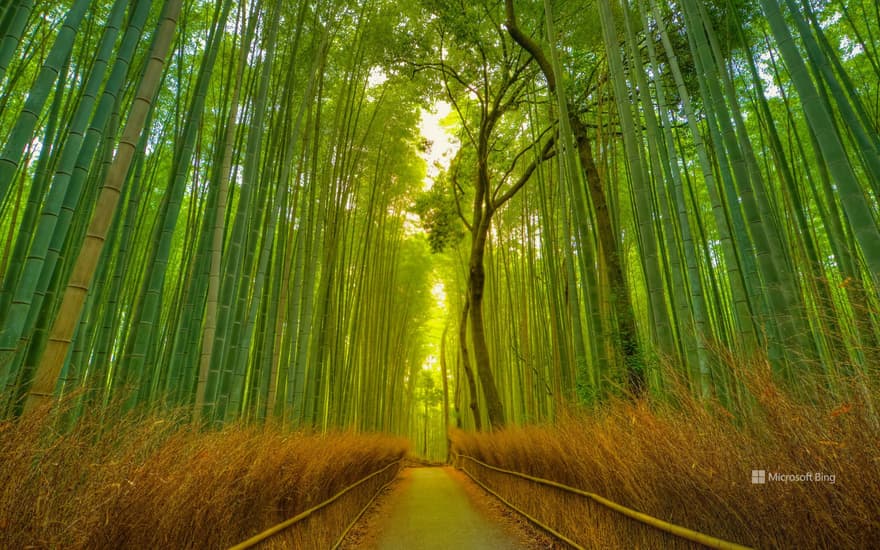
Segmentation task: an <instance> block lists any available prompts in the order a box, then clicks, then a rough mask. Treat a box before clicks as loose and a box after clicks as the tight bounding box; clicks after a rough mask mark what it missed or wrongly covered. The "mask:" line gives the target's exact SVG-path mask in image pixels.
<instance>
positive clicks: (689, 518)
mask: <svg viewBox="0 0 880 550" xmlns="http://www.w3.org/2000/svg"><path fill="white" fill-rule="evenodd" d="M767 370H768V369H767V368H766V364H765V363H763V362H762V361H760V360H756V361H755V362H754V363H753V364H751V365H748V366H747V368H743V369H742V370H741V371H740V372H741V373H750V374H748V375H745V374H741V376H740V378H741V380H742V385H743V387H744V392H743V393H744V397H743V399H742V400H741V402H740V405H739V406H738V407H736V408H731V407H727V408H725V407H722V406H721V405H720V404H719V403H718V402H716V401H712V400H699V399H696V398H693V397H691V396H690V394H689V393H688V392H687V391H685V390H683V389H678V390H674V391H673V399H665V400H664V401H662V402H661V401H650V400H648V401H643V402H638V403H633V402H628V401H624V400H620V401H617V402H614V403H612V404H610V405H608V406H607V407H603V408H602V409H600V410H597V411H592V412H588V411H568V412H566V413H565V414H563V415H562V417H561V418H559V419H558V421H557V422H556V423H555V424H554V425H553V426H532V427H523V428H511V429H508V430H505V431H501V432H496V433H482V434H473V433H464V432H455V433H453V434H452V441H453V445H454V449H455V450H456V451H457V452H459V453H462V454H468V455H471V456H473V457H475V458H478V459H480V460H482V461H484V462H487V463H489V464H492V465H495V466H498V467H501V468H505V469H509V470H514V471H518V472H522V473H525V474H529V475H532V476H536V477H542V478H547V479H551V480H554V481H557V482H560V483H563V484H566V485H569V486H573V487H576V488H580V489H582V490H585V491H589V492H593V493H596V494H598V495H600V496H604V497H606V498H609V499H611V500H613V501H616V502H618V503H620V504H623V505H625V506H628V507H631V508H634V509H636V510H638V511H641V512H644V513H647V514H649V515H652V516H655V517H657V518H660V519H663V520H666V521H669V522H672V523H676V524H679V525H682V526H685V527H688V528H690V529H694V530H697V531H700V532H703V533H706V534H709V535H713V536H716V537H720V538H723V539H726V540H729V541H733V542H738V543H740V544H746V545H750V546H755V547H760V548H768V547H782V548H871V547H875V546H874V545H876V544H877V541H880V429H878V425H877V419H876V417H875V416H874V415H873V413H872V408H871V406H870V404H871V401H872V400H873V402H875V403H876V402H878V399H877V397H878V395H880V393H878V391H877V386H876V380H875V381H874V384H873V386H871V384H870V383H869V382H867V381H866V380H859V381H858V384H853V386H854V387H853V388H852V389H851V390H850V391H847V389H846V388H845V386H846V385H847V384H848V383H849V382H850V381H848V380H844V379H842V378H837V379H836V380H835V381H834V382H835V384H834V385H835V387H837V388H838V390H841V388H843V390H842V391H839V392H837V393H836V394H837V395H848V396H849V397H847V398H845V399H842V398H840V397H833V396H832V395H831V393H830V392H827V393H825V394H824V396H823V394H820V393H817V392H811V394H810V397H809V398H800V397H797V396H795V395H793V394H792V393H791V392H788V391H784V390H782V389H781V388H780V387H779V386H777V385H776V384H774V383H773V382H772V381H771V377H770V376H769V375H768V374H766V373H767ZM761 373H763V374H761ZM826 384H827V381H826ZM817 394H818V395H819V397H817ZM465 462H467V461H462V464H464V465H465V466H466V467H467V468H468V470H470V471H472V472H474V474H476V475H477V477H478V478H480V479H482V480H483V481H484V482H485V483H487V484H488V485H489V486H490V487H492V488H493V489H494V490H496V491H497V492H499V493H500V494H502V495H503V496H505V497H506V498H508V499H510V500H512V501H513V502H514V503H516V504H517V505H520V506H522V507H524V508H525V509H526V510H527V511H528V512H530V513H533V514H535V515H537V516H538V517H539V519H541V518H543V519H544V520H545V521H547V522H549V523H550V524H551V526H555V527H557V528H558V529H559V530H560V531H561V532H562V533H563V534H567V535H570V536H571V537H572V538H573V539H574V540H576V541H578V542H579V543H580V544H583V545H584V546H586V547H608V548H611V547H620V548H629V547H636V546H638V547H670V546H673V545H678V546H682V545H681V544H678V543H677V542H676V541H675V540H673V539H672V538H670V537H668V536H665V535H662V534H661V533H659V532H657V531H655V530H653V529H651V528H647V527H643V526H641V525H640V524H637V523H635V522H633V520H629V519H627V518H624V517H621V516H619V515H617V514H616V513H613V512H610V511H608V510H605V509H601V507H597V506H596V505H594V504H589V503H586V502H584V500H585V499H583V498H582V497H573V496H571V495H568V494H565V493H563V492H561V491H558V490H556V489H552V488H547V487H544V486H539V485H535V484H534V483H533V482H531V481H526V480H522V479H518V478H515V477H512V476H509V475H506V474H502V473H498V472H493V471H491V470H488V469H485V468H482V467H478V466H476V465H474V464H473V463H472V462H468V463H465ZM753 470H765V471H766V476H767V482H766V483H765V484H753V483H752V479H751V476H752V471H753ZM773 473H779V474H803V475H810V476H812V478H813V479H812V480H809V479H805V480H803V481H788V482H783V481H778V480H777V481H774V480H772V479H770V476H771V474H773ZM817 474H824V475H825V476H834V478H833V479H834V482H833V483H832V482H831V479H830V477H825V478H822V479H821V480H817V478H818V477H820V476H819V475H817ZM683 546H687V545H683Z"/></svg>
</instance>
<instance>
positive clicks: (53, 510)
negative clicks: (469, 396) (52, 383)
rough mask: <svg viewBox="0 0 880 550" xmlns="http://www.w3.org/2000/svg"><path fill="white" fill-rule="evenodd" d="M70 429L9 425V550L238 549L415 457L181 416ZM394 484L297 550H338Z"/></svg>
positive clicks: (313, 525)
mask: <svg viewBox="0 0 880 550" xmlns="http://www.w3.org/2000/svg"><path fill="white" fill-rule="evenodd" d="M62 418H63V411H62V412H58V411H57V409H56V410H55V411H52V410H49V409H44V410H42V411H39V412H37V413H34V414H31V415H28V416H27V417H25V418H22V419H19V420H15V421H5V422H3V423H0V548H25V547H64V548H226V547H228V546H231V545H233V544H236V543H239V542H242V541H243V540H245V539H247V538H249V537H251V536H253V535H255V534H256V533H259V532H261V531H263V530H264V529H266V528H268V527H270V526H272V525H274V524H276V523H278V522H280V521H283V520H284V519H287V518H289V517H292V516H294V515H297V514H298V513H300V512H302V511H304V510H306V509H308V508H310V507H312V506H314V505H315V504H318V503H319V502H322V501H323V500H326V499H327V498H329V497H330V496H332V495H334V494H335V493H337V492H338V491H339V490H341V489H342V488H344V487H346V486H348V485H350V484H351V483H353V482H355V481H357V480H359V479H361V478H363V477H365V476H366V475H368V474H370V473H372V472H374V471H376V470H378V469H379V468H381V467H383V466H385V465H387V464H389V463H390V462H393V461H395V460H398V459H400V458H402V457H403V456H404V455H405V453H406V443H405V442H404V441H403V440H399V439H396V438H391V437H386V436H379V435H356V434H351V433H336V434H329V435H320V434H312V433H284V432H283V431H282V430H280V429H276V428H270V427H265V428H256V427H244V426H231V427H228V428H225V429H223V430H221V431H215V432H206V433H202V432H198V431H194V430H192V429H191V428H189V427H188V425H187V424H186V423H185V422H183V421H182V419H181V418H177V417H175V416H173V415H170V416H169V415H147V416H144V415H135V414H128V415H123V414H119V413H114V412H109V413H105V414H102V415H98V416H92V417H88V418H85V419H83V420H82V421H81V422H79V423H78V424H77V425H76V426H74V427H73V428H72V429H70V430H64V431H61V430H58V429H57V428H56V426H58V425H59V424H61V423H62V422H61V421H62ZM394 475H396V469H394V468H392V469H391V470H389V472H388V473H387V474H386V475H384V476H380V477H382V478H383V480H384V481H388V480H389V479H390V478H393V477H394ZM384 481H382V480H379V479H377V480H376V482H375V483H370V484H365V485H364V486H362V487H359V488H358V489H357V490H355V491H352V493H349V495H347V496H346V497H344V498H342V499H340V500H339V501H337V502H336V503H334V504H333V505H331V506H330V507H328V508H327V509H326V510H325V511H322V512H320V513H318V514H317V515H316V517H315V519H314V520H307V521H305V522H303V524H302V525H299V524H298V525H297V526H296V527H295V528H294V529H292V531H291V532H290V533H288V534H287V535H286V536H287V539H286V540H287V544H288V547H294V548H297V547H299V548H321V547H328V546H329V545H330V544H331V543H332V541H333V540H335V538H336V537H338V536H339V534H340V533H341V531H342V528H343V526H344V525H346V524H347V522H348V521H350V520H351V519H352V518H353V517H354V515H355V514H356V513H357V511H358V510H359V509H360V507H361V506H363V504H364V503H365V502H366V501H367V500H368V499H369V498H370V496H371V494H370V491H375V490H376V488H377V487H378V484H381V483H383V482H384Z"/></svg>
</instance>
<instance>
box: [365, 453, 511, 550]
mask: <svg viewBox="0 0 880 550" xmlns="http://www.w3.org/2000/svg"><path fill="white" fill-rule="evenodd" d="M406 475H407V476H408V477H409V479H408V480H407V482H406V483H405V484H404V485H403V486H402V487H401V488H400V491H401V492H400V494H398V495H397V496H396V499H395V502H394V506H393V508H392V509H391V511H390V514H389V516H388V518H387V520H386V521H384V522H383V523H384V527H383V529H382V531H381V532H380V533H379V534H378V538H377V542H378V544H377V548H378V549H379V550H403V549H407V550H409V549H412V550H447V549H455V550H525V549H526V548H527V547H526V546H523V543H522V542H520V541H517V540H515V539H513V538H511V536H510V535H509V534H508V533H507V532H506V531H505V530H504V529H503V528H502V527H501V526H500V525H497V524H494V523H492V522H491V521H489V520H488V519H486V518H485V517H484V516H483V515H482V514H481V513H480V512H479V511H478V510H477V509H476V508H475V507H474V505H473V504H472V503H471V500H470V499H469V498H468V495H467V493H466V492H465V489H464V488H463V487H462V486H461V484H460V483H459V482H458V481H456V480H455V479H453V478H452V477H451V476H450V474H449V471H448V469H447V468H413V469H411V470H409V471H408V472H407V474H406Z"/></svg>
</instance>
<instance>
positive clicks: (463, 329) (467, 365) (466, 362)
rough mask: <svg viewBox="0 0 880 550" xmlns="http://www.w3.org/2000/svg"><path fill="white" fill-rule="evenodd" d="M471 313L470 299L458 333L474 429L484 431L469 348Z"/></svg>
mask: <svg viewBox="0 0 880 550" xmlns="http://www.w3.org/2000/svg"><path fill="white" fill-rule="evenodd" d="M469 311H470V298H468V300H467V301H466V302H465V304H464V309H462V312H461V324H460V325H459V331H458V342H459V346H460V347H461V364H462V366H463V367H464V375H465V378H467V384H468V390H469V394H470V399H471V402H470V405H468V406H469V407H470V409H471V413H473V415H474V427H475V428H476V429H477V431H480V430H482V429H483V421H482V420H481V419H480V404H479V402H478V401H477V397H478V396H477V381H476V380H474V371H473V370H472V369H471V358H470V355H469V352H468V347H467V326H468V312H469Z"/></svg>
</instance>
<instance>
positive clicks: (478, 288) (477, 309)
mask: <svg viewBox="0 0 880 550" xmlns="http://www.w3.org/2000/svg"><path fill="white" fill-rule="evenodd" d="M490 219H491V216H490V215H488V213H487V214H486V215H484V217H483V220H482V221H481V223H480V224H479V225H475V226H474V231H473V242H472V244H471V258H470V265H469V268H470V278H469V281H468V282H469V284H468V300H469V301H470V318H471V340H472V341H473V344H474V360H475V362H476V364H477V375H478V376H479V377H480V385H481V386H482V387H483V396H484V397H485V398H486V413H487V415H488V416H489V424H490V427H491V428H492V429H493V430H496V429H499V428H502V427H503V426H504V423H505V418H504V407H503V406H502V404H501V396H500V395H499V394H498V386H497V385H496V384H495V375H494V374H493V373H492V364H491V361H490V359H489V345H488V344H487V343H486V330H485V326H484V324H483V287H484V286H485V283H486V271H485V268H484V267H483V256H484V255H485V251H486V239H487V238H488V235H489V225H490Z"/></svg>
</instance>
